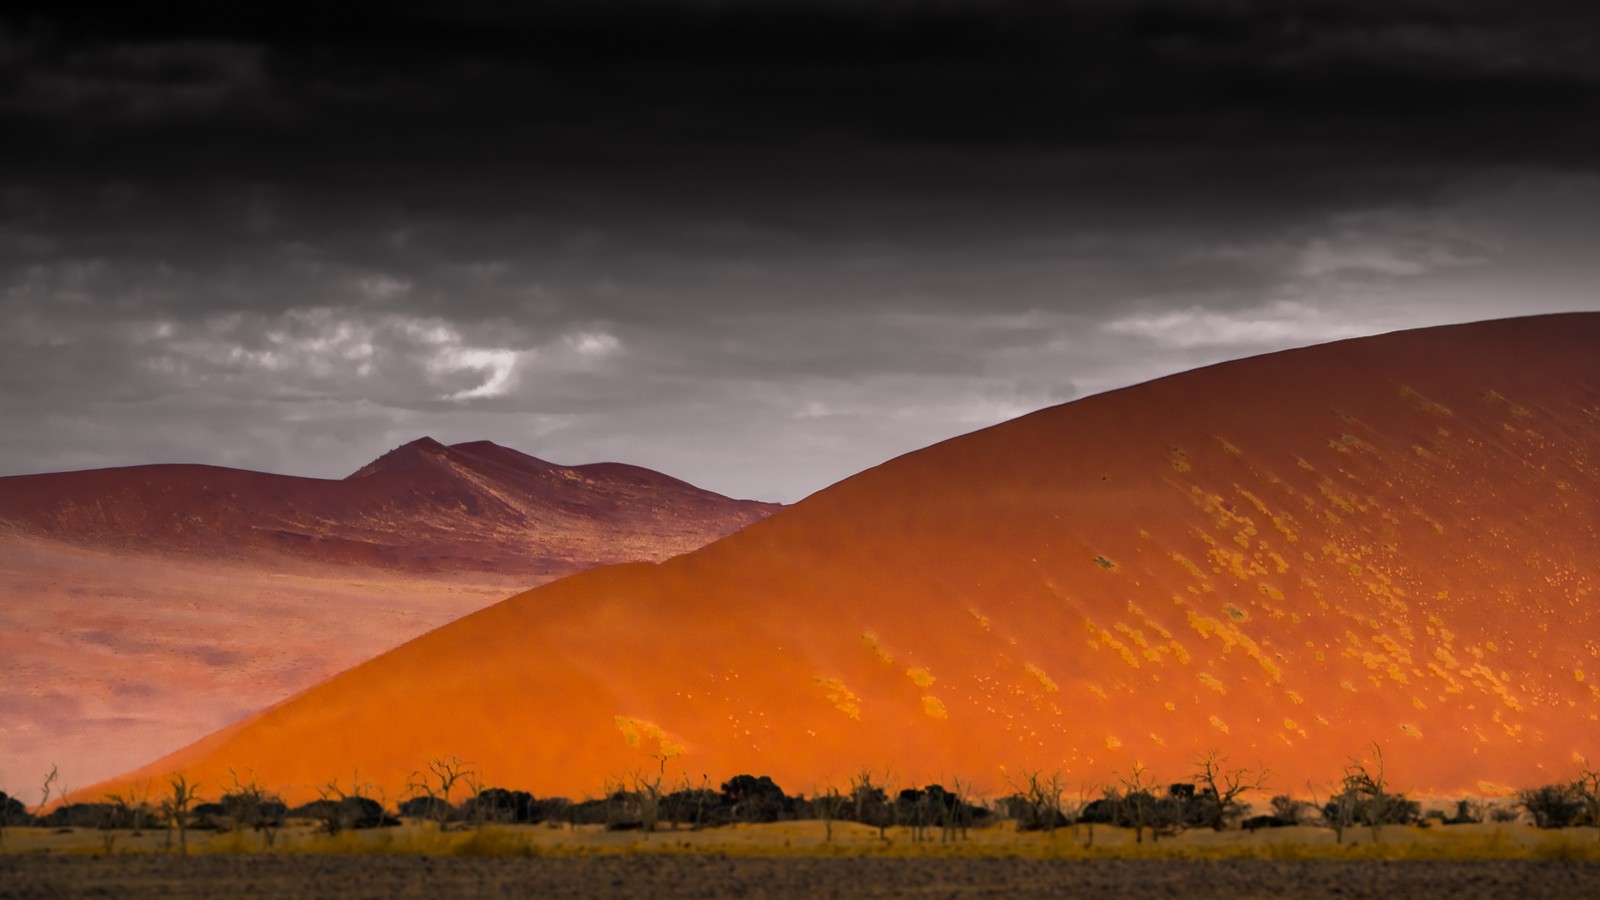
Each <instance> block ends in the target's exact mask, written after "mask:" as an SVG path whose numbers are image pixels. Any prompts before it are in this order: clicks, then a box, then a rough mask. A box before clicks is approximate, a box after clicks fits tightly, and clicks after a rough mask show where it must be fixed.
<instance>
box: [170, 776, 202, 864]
mask: <svg viewBox="0 0 1600 900" xmlns="http://www.w3.org/2000/svg"><path fill="white" fill-rule="evenodd" d="M167 787H168V793H167V796H166V797H165V798H163V799H162V801H161V815H162V817H163V818H164V819H165V820H166V822H167V846H168V847H169V848H170V847H171V846H172V829H173V827H174V826H176V827H177V829H178V852H179V853H182V854H188V852H189V804H191V803H193V802H194V801H196V800H198V799H199V798H200V785H199V784H190V783H189V778H188V776H186V775H184V773H182V772H175V773H173V774H172V775H170V776H168V777H167Z"/></svg>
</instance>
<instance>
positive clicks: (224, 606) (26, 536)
mask: <svg viewBox="0 0 1600 900" xmlns="http://www.w3.org/2000/svg"><path fill="white" fill-rule="evenodd" d="M776 508H777V507H775V506H773V505H770V504H761V503H751V502H747V501H735V500H730V499H728V498H726V497H722V496H719V495H717V494H712V493H710V492H707V491H702V490H699V489H697V488H694V487H691V486H690V485H687V484H684V483H683V482H681V481H677V480H675V479H672V478H668V477H666V476H664V475H659V474H656V473H654V472H650V471H647V470H644V469H638V468H634V467H632V466H622V465H614V464H602V465H592V466H577V467H570V468H569V467H565V466H557V465H552V464H550V463H546V462H542V461H540V460H537V459H534V458H533V457H531V456H525V455H523V454H521V453H518V452H516V451H514V450H508V449H506V448H504V447H498V446H495V445H494V444H490V443H487V442H478V443H473V444H459V445H456V446H454V447H445V446H442V445H440V444H438V443H436V442H434V441H432V440H429V439H426V438H424V439H422V440H420V441H416V442H413V443H410V444H407V445H405V446H403V447H401V448H399V449H397V450H394V451H392V452H390V453H388V454H386V455H385V456H383V457H382V458H380V459H378V460H377V461H375V462H373V463H372V464H371V465H369V466H366V467H365V468H363V469H362V470H361V471H360V472H358V473H356V474H354V475H352V476H350V477H349V478H346V479H344V480H342V481H328V480H319V479H310V478H290V477H285V476H280V475H267V474H262V473H258V472H244V471H238V470H234V469H220V468H214V467H210V466H187V465H172V466H139V467H134V468H123V469H102V470H97V471H88V472H66V473H60V474H50V475H29V476H19V477H12V478H0V660H4V664H3V666H0V669H3V670H4V673H5V677H4V678H3V679H0V790H6V791H10V792H19V791H20V792H23V794H22V795H23V796H28V795H31V794H33V793H34V792H35V791H36V790H37V782H36V779H37V778H39V777H41V776H42V775H43V773H44V772H45V771H47V770H48V769H49V766H50V764H51V763H60V764H61V769H62V775H63V778H64V779H67V780H68V783H69V784H73V785H81V784H85V783H88V782H90V781H95V780H99V779H102V778H105V777H108V776H110V775H112V774H114V773H116V772H120V771H123V770H125V769H127V768H128V767H129V766H132V765H136V764H138V763H139V762H142V761H143V760H147V759H150V758H151V757H153V756H156V755H158V754H162V753H167V752H170V751H171V750H172V749H173V748H175V747H181V746H183V745H185V744H187V743H189V742H191V741H193V740H195V739H196V738H197V737H200V736H202V735H205V734H208V733H210V732H212V731H215V730H216V729H217V728H220V727H222V726H224V725H227V724H228V723H230V722H235V721H238V720H239V719H240V718H243V717H244V716H247V715H249V714H250V713H252V712H254V711H256V710H258V709H260V708H261V707H262V706H264V705H266V704H268V703H271V702H273V701H274V700H277V699H279V698H282V697H284V696H285V695H287V694H290V693H293V692H295V691H298V690H302V689H304V688H306V687H308V686H310V685H313V684H316V683H317V682H318V681H321V680H323V679H324V678H327V677H328V676H330V675H333V674H334V673H336V672H338V671H340V670H342V669H345V668H347V667H349V666H352V665H355V664H356V663H359V662H361V661H363V660H365V659H369V658H371V657H372V656H373V655H374V654H376V653H380V652H382V651H384V650H386V649H389V648H390V647H393V646H395V645H396V644H398V643H401V642H402V641H406V640H409V639H411V638H413V637H416V636H417V635H419V634H423V633H425V632H427V631H428V630H430V629H433V628H436V627H438V626H440V625H443V624H445V623H446V622H449V621H451V620H453V619H456V618H459V617H460V616H463V615H465V614H467V613H469V612H472V611H474V610H477V609H481V608H483V607H484V606H487V605H489V604H491V603H493V602H495V601H497V600H500V599H503V598H504V597H505V596H506V595H507V594H509V593H511V592H513V591H516V590H524V589H526V588H529V587H532V586H534V585H537V584H542V583H544V582H545V581H549V580H551V579H552V578H554V577H557V576H560V575H565V574H568V573H571V572H574V571H578V570H580V569H583V568H586V567H589V566H593V565H597V564H603V563H614V562H621V561H638V560H660V559H665V558H667V557H670V556H673V555H675V554H677V553H682V552H684V551H687V550H691V549H693V548H695V547H699V546H702V545H704V544H706V543H707V542H709V541H711V540H714V539H716V538H718V537H721V536H723V535H725V534H727V533H729V532H731V531H734V530H736V529H738V528H740V527H742V526H744V525H746V524H748V523H750V522H753V521H756V520H758V519H760V518H763V517H764V516H766V515H768V514H770V512H771V511H772V510H773V509H776Z"/></svg>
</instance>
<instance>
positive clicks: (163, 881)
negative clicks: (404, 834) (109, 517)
mask: <svg viewBox="0 0 1600 900" xmlns="http://www.w3.org/2000/svg"><path fill="white" fill-rule="evenodd" d="M1532 892H1537V894H1538V896H1539V897H1541V898H1543V900H1554V898H1568V897H1572V898H1577V897H1584V898H1591V897H1595V896H1600V863H1597V862H1551V861H1525V860H1497V861H1469V862H1428V861H1413V862H1328V861H1305V860H1302V861H1287V860H1227V861H1208V860H1126V859H1102V860H1048V859H1004V858H930V859H905V858H880V857H831V858H830V857H728V856H717V855H678V856H673V855H620V856H562V857H532V858H440V857H429V856H361V855H301V854H287V855H285V854H247V855H209V856H189V857H173V856H143V855H141V856H114V857H94V856H31V857H23V856H8V857H4V858H0V897H29V898H32V897H77V896H119V897H174V898H177V897H214V896H241V897H242V896H277V897H289V896H294V897H345V898H358V897H440V896H473V897H524V896H538V897H596V896H634V897H705V896H727V897H958V898H967V897H1016V896H1091V897H1112V896H1184V897H1229V898H1236V897H1287V896H1340V897H1375V898H1376V897H1383V898H1394V897H1408V896H1438V897H1452V898H1485V900H1490V898H1492V900H1504V898H1507V897H1514V896H1518V895H1526V894H1530V893H1532Z"/></svg>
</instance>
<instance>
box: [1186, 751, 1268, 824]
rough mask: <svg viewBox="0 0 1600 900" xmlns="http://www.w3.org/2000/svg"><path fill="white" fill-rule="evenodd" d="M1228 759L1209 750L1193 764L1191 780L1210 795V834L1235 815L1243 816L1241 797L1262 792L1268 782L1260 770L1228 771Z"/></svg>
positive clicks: (1231, 769) (1263, 771)
mask: <svg viewBox="0 0 1600 900" xmlns="http://www.w3.org/2000/svg"><path fill="white" fill-rule="evenodd" d="M1227 762H1228V760H1227V758H1226V757H1224V756H1223V755H1222V754H1221V753H1220V752H1219V751H1217V750H1212V751H1210V752H1209V753H1207V754H1206V755H1205V757H1203V758H1202V759H1199V760H1197V761H1196V762H1195V773H1194V776H1193V777H1194V779H1195V781H1197V782H1199V783H1200V785H1201V788H1202V789H1203V790H1204V791H1205V792H1206V793H1207V794H1208V795H1209V798H1208V799H1209V800H1210V801H1211V803H1212V806H1211V808H1210V809H1208V810H1207V813H1208V818H1210V820H1211V821H1209V822H1208V823H1206V824H1208V825H1210V826H1211V828H1212V830H1213V831H1221V830H1222V829H1223V828H1224V827H1226V825H1227V821H1228V819H1229V818H1230V817H1232V816H1234V815H1235V814H1238V813H1241V812H1243V808H1244V805H1243V804H1241V803H1240V802H1239V797H1240V795H1242V794H1244V793H1246V792H1248V791H1258V790H1261V788H1262V785H1264V784H1265V783H1266V780H1267V774H1268V773H1267V770H1266V769H1265V768H1262V767H1261V766H1259V765H1258V766H1257V767H1256V768H1254V769H1249V768H1238V769H1234V768H1228V767H1227Z"/></svg>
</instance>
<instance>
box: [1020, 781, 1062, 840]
mask: <svg viewBox="0 0 1600 900" xmlns="http://www.w3.org/2000/svg"><path fill="white" fill-rule="evenodd" d="M1010 784H1011V788H1012V790H1013V791H1015V792H1016V794H1017V796H1019V797H1020V798H1021V799H1022V806H1023V809H1022V816H1021V817H1019V818H1018V819H1017V830H1018V831H1045V832H1047V833H1048V834H1049V835H1050V837H1051V838H1052V839H1054V838H1055V836H1056V827H1057V826H1058V825H1060V824H1061V792H1062V788H1061V773H1060V772H1059V771H1057V772H1052V773H1051V774H1050V775H1048V776H1046V775H1045V774H1044V773H1043V772H1040V771H1037V770H1035V771H1027V772H1023V773H1022V780H1021V781H1020V782H1018V781H1012V782H1010Z"/></svg>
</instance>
